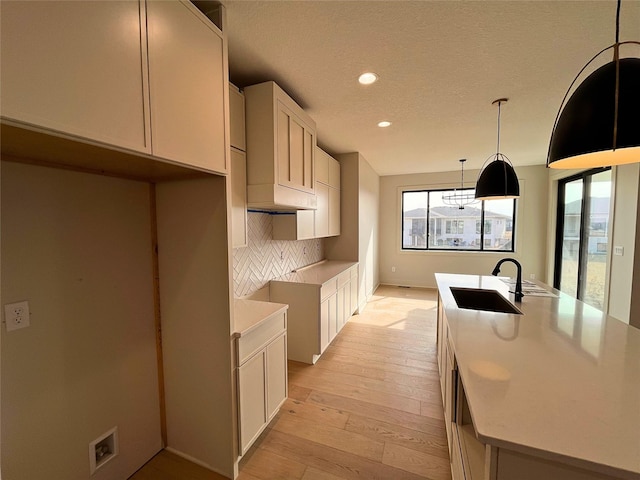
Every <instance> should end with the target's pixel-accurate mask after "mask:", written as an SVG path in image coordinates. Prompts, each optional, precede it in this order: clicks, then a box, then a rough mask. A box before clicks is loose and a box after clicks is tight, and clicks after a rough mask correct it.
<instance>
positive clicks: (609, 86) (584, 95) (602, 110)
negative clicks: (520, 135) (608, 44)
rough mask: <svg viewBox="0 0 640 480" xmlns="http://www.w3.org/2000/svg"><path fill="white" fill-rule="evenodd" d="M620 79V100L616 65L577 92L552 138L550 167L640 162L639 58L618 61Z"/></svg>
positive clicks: (603, 69) (599, 72)
mask: <svg viewBox="0 0 640 480" xmlns="http://www.w3.org/2000/svg"><path fill="white" fill-rule="evenodd" d="M618 79H619V80H618V81H619V83H618V98H617V99H616V62H615V61H613V62H610V63H608V64H606V65H604V66H602V67H600V68H599V69H597V70H596V71H595V72H593V73H592V74H591V75H589V76H588V77H587V78H586V79H585V81H584V82H583V83H582V84H580V86H579V87H578V88H577V89H576V90H575V92H574V93H573V95H572V96H571V98H570V99H569V100H568V101H567V103H566V105H565V107H564V109H563V110H562V113H561V114H560V117H559V118H558V120H557V123H556V125H555V128H554V130H553V133H552V135H551V142H550V145H549V155H548V158H547V166H549V167H551V168H595V167H604V166H609V165H622V164H627V163H634V162H640V58H623V59H620V60H619V75H618ZM616 103H617V109H618V111H617V121H616ZM614 131H616V133H614Z"/></svg>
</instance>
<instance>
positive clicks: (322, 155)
mask: <svg viewBox="0 0 640 480" xmlns="http://www.w3.org/2000/svg"><path fill="white" fill-rule="evenodd" d="M316 195H317V197H318V208H317V209H316V211H315V236H316V237H331V236H336V235H340V163H339V162H338V161H337V160H336V159H334V158H333V157H331V156H330V155H329V154H328V153H326V152H325V151H323V150H322V149H320V148H319V147H316Z"/></svg>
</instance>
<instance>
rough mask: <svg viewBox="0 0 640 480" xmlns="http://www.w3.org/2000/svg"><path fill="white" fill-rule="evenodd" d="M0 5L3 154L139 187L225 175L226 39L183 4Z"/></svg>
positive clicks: (20, 3)
mask: <svg viewBox="0 0 640 480" xmlns="http://www.w3.org/2000/svg"><path fill="white" fill-rule="evenodd" d="M1 8H2V15H1V21H2V25H1V32H2V33H1V34H2V42H1V43H2V70H1V73H0V74H1V81H2V86H3V95H2V136H3V153H5V154H16V153H18V152H17V151H19V153H22V154H24V153H25V151H24V150H25V148H28V149H29V150H28V152H26V153H28V155H29V157H28V158H29V159H30V160H32V161H33V160H38V161H41V162H43V163H44V162H48V163H54V164H63V165H65V166H73V167H81V168H84V169H87V170H97V171H100V172H108V173H115V174H118V175H123V176H129V177H140V178H145V179H166V178H167V177H169V178H175V177H180V176H182V177H185V176H189V175H191V176H193V175H194V173H193V171H191V172H190V171H189V170H193V169H196V170H200V171H204V172H215V173H226V172H227V168H228V166H227V154H226V145H228V136H229V133H228V123H227V121H226V117H227V113H226V112H227V110H228V87H227V77H228V73H227V69H226V64H227V54H226V37H225V36H224V35H223V33H222V31H221V30H220V29H219V28H218V27H216V26H215V25H214V24H213V23H212V22H211V21H209V20H208V19H207V18H206V17H205V16H204V14H202V13H201V12H200V11H199V10H198V9H197V8H196V7H194V6H193V5H192V4H191V3H190V2H187V1H181V2H161V1H148V2H135V1H134V2H2V4H1ZM162 25H171V29H163V28H162ZM27 32H28V33H27ZM27 34H28V36H29V41H24V39H25V35H27ZM45 80H46V81H45ZM176 92H180V94H179V95H176ZM25 145H27V147H25ZM105 148H107V149H109V150H108V151H106V152H104V151H101V150H100V149H105ZM62 151H64V152H65V154H64V155H63V154H62V153H61V152H62ZM114 151H115V152H116V153H114ZM158 160H161V161H158ZM181 166H183V167H187V168H188V169H185V168H180V167H181Z"/></svg>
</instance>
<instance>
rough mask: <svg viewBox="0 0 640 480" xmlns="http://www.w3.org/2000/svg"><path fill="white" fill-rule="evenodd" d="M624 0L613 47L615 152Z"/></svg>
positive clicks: (617, 10)
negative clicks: (614, 65)
mask: <svg viewBox="0 0 640 480" xmlns="http://www.w3.org/2000/svg"><path fill="white" fill-rule="evenodd" d="M621 4H622V0H618V7H617V8H616V43H615V44H614V46H613V61H614V62H615V64H616V87H615V93H614V96H615V98H614V104H613V105H614V107H613V108H614V112H613V150H614V151H615V150H616V147H617V146H618V103H619V100H620V5H621Z"/></svg>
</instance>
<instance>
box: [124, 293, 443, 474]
mask: <svg viewBox="0 0 640 480" xmlns="http://www.w3.org/2000/svg"><path fill="white" fill-rule="evenodd" d="M435 331H436V294H435V291H434V290H426V289H416V288H411V289H406V288H398V287H388V286H381V287H379V288H378V290H376V293H375V296H374V297H373V298H372V299H371V300H370V301H369V303H368V304H367V306H366V308H365V309H364V311H363V312H362V313H361V314H360V315H355V316H353V317H352V318H351V319H350V321H349V322H348V323H347V324H346V325H345V327H344V328H343V330H342V331H341V332H340V333H339V335H338V336H337V337H336V339H335V340H334V341H333V342H332V343H331V345H330V346H329V347H328V349H327V351H326V352H325V353H324V354H323V355H322V357H321V358H320V360H319V361H318V363H317V364H316V365H306V364H303V363H298V362H289V398H288V399H287V401H286V402H285V404H284V405H283V407H282V408H281V410H280V412H279V413H278V415H277V416H276V418H275V419H274V420H273V421H272V422H271V424H270V425H269V427H268V428H267V429H266V430H265V432H264V433H263V434H262V435H261V436H260V438H259V439H258V440H257V441H256V443H255V444H254V446H253V447H252V448H251V450H250V451H249V452H248V453H247V454H246V455H245V457H244V458H243V459H242V461H241V463H240V475H239V477H238V479H239V480H275V479H301V480H339V479H342V480H365V479H366V480H403V479H406V480H420V479H421V480H424V479H428V480H448V479H450V478H451V474H450V470H449V455H448V451H447V440H446V433H445V427H444V420H443V410H442V398H441V396H440V385H439V381H438V373H437V363H436V343H435V342H436V340H435V339H436V333H435ZM167 455H168V458H162V459H161V462H160V463H163V464H164V467H165V468H167V465H168V466H170V467H176V466H177V465H178V463H179V462H180V461H181V459H175V458H173V457H172V456H171V454H169V453H168V452H162V454H161V455H160V456H162V457H164V456H167ZM157 458H158V457H155V458H154V459H153V460H152V461H151V462H149V464H148V465H147V466H145V468H143V470H141V471H140V472H139V473H138V474H136V475H135V476H134V477H132V480H147V479H154V480H177V479H185V480H218V479H220V478H222V477H220V476H218V475H216V474H212V472H209V471H207V470H204V469H202V472H200V475H201V476H197V471H198V469H199V468H200V467H197V466H194V465H193V464H189V467H188V469H186V470H185V471H184V473H182V474H181V473H170V474H168V475H167V476H162V473H161V469H162V466H161V467H156V466H154V461H156V459H157ZM147 468H148V469H151V468H155V470H153V471H152V473H151V475H150V476H149V475H147V476H144V475H145V469H147ZM178 468H179V467H178ZM185 468H186V467H185ZM178 472H179V470H178Z"/></svg>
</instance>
